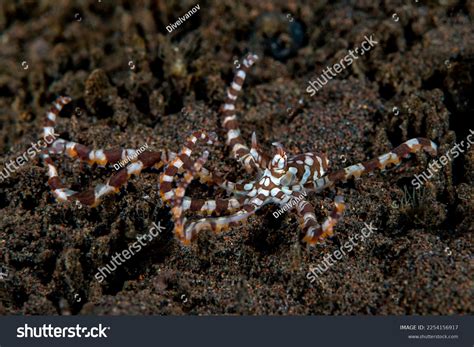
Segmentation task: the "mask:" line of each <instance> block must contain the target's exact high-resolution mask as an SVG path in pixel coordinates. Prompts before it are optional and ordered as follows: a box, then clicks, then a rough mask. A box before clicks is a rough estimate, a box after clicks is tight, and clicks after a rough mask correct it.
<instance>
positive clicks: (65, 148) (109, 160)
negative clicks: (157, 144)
mask: <svg viewBox="0 0 474 347" xmlns="http://www.w3.org/2000/svg"><path fill="white" fill-rule="evenodd" d="M48 150H49V154H50V155H66V156H68V157H69V158H72V159H78V160H80V161H83V162H85V163H87V164H89V165H93V164H97V165H99V166H106V165H113V164H116V163H117V162H119V161H121V160H127V162H128V163H133V162H135V161H137V160H138V156H137V150H135V149H131V148H127V149H122V148H117V149H111V150H106V149H90V148H89V147H88V146H84V145H82V144H80V143H77V142H73V141H67V140H64V139H57V140H56V141H54V142H53V143H52V144H51V146H50V147H49V148H48ZM149 152H150V151H149ZM164 153H165V152H161V155H162V156H163V155H164ZM175 155H176V154H175V153H173V152H169V151H166V158H169V157H172V158H173V157H174V156H175ZM164 162H166V161H165V160H164ZM158 168H159V167H158Z"/></svg>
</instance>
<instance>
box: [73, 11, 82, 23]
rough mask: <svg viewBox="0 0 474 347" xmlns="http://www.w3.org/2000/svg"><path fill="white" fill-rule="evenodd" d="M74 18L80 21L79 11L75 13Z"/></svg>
mask: <svg viewBox="0 0 474 347" xmlns="http://www.w3.org/2000/svg"><path fill="white" fill-rule="evenodd" d="M74 18H76V20H77V21H78V22H80V21H81V20H82V17H81V15H80V14H79V13H76V14H75V15H74Z"/></svg>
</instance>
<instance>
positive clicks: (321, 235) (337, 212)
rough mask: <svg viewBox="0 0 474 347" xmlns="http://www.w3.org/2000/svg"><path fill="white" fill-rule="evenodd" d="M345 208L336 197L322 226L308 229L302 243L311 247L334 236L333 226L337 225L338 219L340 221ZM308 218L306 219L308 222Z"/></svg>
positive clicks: (340, 199)
mask: <svg viewBox="0 0 474 347" xmlns="http://www.w3.org/2000/svg"><path fill="white" fill-rule="evenodd" d="M345 208H346V205H345V204H344V199H343V197H342V196H340V195H337V196H336V197H335V198H334V209H333V210H332V211H331V213H330V214H329V216H328V217H327V218H326V220H325V221H324V223H323V224H322V226H319V227H316V228H313V227H310V228H308V229H307V230H306V235H305V237H304V239H303V241H305V242H306V243H308V244H309V245H311V246H313V245H315V244H317V243H319V242H323V241H324V240H325V239H326V238H328V237H331V236H332V235H333V234H334V226H335V225H336V224H337V222H338V221H339V219H341V217H342V215H343V214H344V210H345ZM309 218H310V217H308V220H309Z"/></svg>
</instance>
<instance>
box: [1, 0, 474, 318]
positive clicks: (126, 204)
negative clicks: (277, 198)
mask: <svg viewBox="0 0 474 347" xmlns="http://www.w3.org/2000/svg"><path fill="white" fill-rule="evenodd" d="M19 3H20V4H14V3H12V2H10V1H6V2H5V1H2V3H1V4H0V32H1V39H0V57H1V64H0V95H1V97H0V117H1V128H0V129H1V130H0V149H1V152H2V155H1V158H0V167H1V168H3V167H4V166H5V164H6V163H7V162H9V161H10V160H12V159H15V158H16V157H17V156H19V155H21V154H22V153H23V152H24V151H26V150H27V149H28V148H29V146H30V143H31V142H35V141H37V140H38V138H39V136H40V135H39V134H40V131H41V126H42V122H43V119H44V117H45V111H46V110H47V109H48V108H49V107H50V104H51V102H52V101H53V100H54V99H55V98H56V97H57V96H58V95H69V96H71V97H72V98H73V102H72V103H71V104H69V105H68V106H67V107H66V108H64V110H63V111H62V112H61V118H60V120H59V124H58V127H57V130H58V131H59V133H60V134H61V136H62V137H64V138H67V139H71V140H74V141H77V142H80V143H83V144H87V145H89V146H91V147H95V148H114V147H117V146H122V147H128V148H138V147H140V146H142V145H143V144H145V143H147V144H148V146H149V149H155V150H157V149H160V148H164V147H167V148H169V149H171V150H175V151H176V150H178V149H179V148H180V147H181V145H182V144H183V142H184V140H185V137H186V136H187V135H188V134H189V132H190V131H192V130H196V129H206V130H209V131H216V132H217V133H218V134H219V137H220V139H221V141H220V143H219V144H217V145H216V146H213V147H212V148H210V152H211V157H210V159H209V162H208V164H207V165H208V166H209V167H211V168H213V169H215V170H217V171H219V172H221V173H224V174H225V175H226V177H228V178H229V179H233V180H234V179H235V180H238V179H244V178H251V176H249V175H247V174H246V173H245V171H244V170H243V169H242V168H241V167H240V165H239V164H238V163H236V162H235V161H234V160H232V159H231V158H230V156H229V150H228V148H227V147H226V146H225V144H224V142H225V141H224V140H223V139H224V132H223V131H222V129H221V128H220V117H219V107H220V106H221V103H222V101H223V100H224V97H225V89H226V87H227V86H228V85H229V83H230V81H231V80H232V76H233V71H234V70H235V65H237V64H238V62H236V63H235V64H234V61H235V60H238V59H240V58H241V57H242V56H243V55H244V54H245V53H246V52H248V51H249V50H252V51H255V52H257V53H258V54H259V55H260V56H261V59H260V60H259V61H258V63H257V64H256V65H255V67H254V68H252V70H251V73H250V74H249V78H248V79H247V81H246V83H245V87H244V91H243V94H242V97H241V98H240V99H239V101H238V103H237V106H238V111H239V117H240V120H241V128H242V133H243V135H244V138H245V139H247V140H248V141H250V136H251V134H252V132H253V131H256V133H257V135H258V138H259V140H260V142H261V143H262V146H263V148H264V149H265V150H266V151H271V150H272V146H271V143H272V142H274V141H279V142H281V143H282V144H284V145H285V147H286V149H287V150H288V151H289V152H291V153H301V152H305V151H310V150H316V151H321V152H325V153H327V155H328V156H329V158H330V160H331V167H332V168H333V169H339V168H343V167H344V166H346V165H349V164H350V163H357V162H359V161H362V160H366V159H369V158H371V157H373V156H376V155H379V154H382V153H385V152H386V151H388V150H389V149H391V148H393V147H394V146H396V145H398V144H400V143H402V142H403V141H406V140H408V139H409V138H412V137H418V136H422V137H428V138H431V139H432V140H433V141H435V142H436V143H437V144H439V147H440V152H441V153H444V152H446V151H447V150H449V149H451V148H452V147H453V145H454V144H455V142H456V141H457V142H460V141H461V140H465V138H466V136H467V135H468V134H469V125H468V121H469V119H472V115H473V109H474V107H473V101H472V98H470V96H472V95H473V78H474V65H473V61H474V33H473V25H472V23H471V21H470V20H471V19H470V17H471V16H472V15H473V13H474V6H473V5H474V3H473V2H470V1H449V0H448V1H439V2H437V1H419V2H418V3H416V2H414V1H386V2H381V3H377V4H375V3H374V2H372V1H358V2H355V1H351V3H352V4H348V3H349V2H346V1H344V2H340V3H336V4H333V3H332V2H331V3H329V2H327V3H324V2H320V3H319V4H318V5H316V4H314V2H313V1H308V3H310V4H300V3H299V2H295V1H289V2H288V1H281V2H277V1H275V2H258V4H256V3H257V2H256V1H246V2H240V3H238V4H236V3H235V2H234V1H230V0H227V1H215V2H209V1H203V2H200V3H199V4H200V10H199V11H198V12H197V13H196V14H194V15H193V16H192V17H191V18H190V19H189V20H187V21H186V22H185V23H183V24H182V25H180V26H179V27H178V28H177V29H176V30H174V31H173V32H172V33H168V32H167V31H166V29H165V27H166V26H167V25H169V24H170V23H175V22H176V21H177V19H178V17H179V16H183V15H184V14H185V13H186V12H187V11H188V10H189V9H191V8H192V7H193V6H194V5H195V4H196V3H195V2H192V1H183V2H182V3H181V4H178V3H176V2H171V1H170V2H169V4H168V5H167V4H164V3H163V2H161V1H158V2H154V1H153V2H152V1H139V2H138V3H137V2H132V1H108V0H103V1H101V2H99V1H89V2H88V3H87V4H86V3H85V2H82V1H81V2H77V4H75V5H57V2H56V1H46V0H45V1H37V2H34V3H33V2H30V1H21V2H19ZM136 3H137V4H136ZM441 3H442V5H441ZM393 13H396V14H397V16H395V17H392V14H393ZM288 14H290V15H288ZM396 18H399V20H398V21H395V19H396ZM371 34H373V37H374V39H375V40H376V41H378V44H377V45H376V46H375V47H374V48H373V49H372V50H371V51H370V52H369V53H366V54H365V55H364V56H361V57H360V58H359V59H357V60H356V61H355V62H354V64H352V65H351V66H350V67H349V68H348V69H346V70H344V71H343V72H342V73H340V74H339V75H338V76H337V78H336V79H333V80H331V81H330V82H329V83H328V84H327V85H326V86H324V88H322V90H320V91H319V92H318V93H317V94H316V95H315V96H314V97H310V96H309V94H307V93H306V92H305V89H306V87H307V82H308V80H310V79H314V78H315V77H317V76H319V75H320V74H321V71H322V69H323V68H325V67H326V66H328V65H329V66H331V65H332V64H334V63H336V62H338V61H339V60H340V59H341V58H343V57H344V56H345V55H346V54H348V50H349V49H351V48H354V47H358V46H359V45H360V44H361V42H362V41H363V40H364V36H365V35H371ZM22 62H25V63H23V65H22ZM26 67H28V68H26ZM300 99H303V104H298V101H299V100H300ZM295 105H299V106H298V107H296V106H295ZM395 107H396V108H395ZM394 108H395V109H394ZM471 124H472V123H471ZM470 127H471V128H473V129H474V127H473V126H472V125H471V126H470ZM200 149H203V147H200ZM429 161H430V158H429V156H427V155H426V154H424V153H423V154H420V155H417V156H412V158H411V159H409V160H407V161H404V164H403V165H401V166H399V167H397V168H394V169H391V170H388V171H386V172H384V173H377V174H376V175H373V176H371V177H365V178H364V179H363V180H359V181H356V182H348V183H346V184H339V185H338V190H339V192H340V193H343V194H344V196H345V200H346V203H347V210H346V213H345V216H344V219H343V220H342V221H341V222H340V223H339V224H338V225H337V227H336V235H335V237H334V238H333V239H332V240H329V241H328V242H326V244H325V245H318V246H316V247H314V248H307V247H306V246H305V245H304V244H303V243H302V242H301V236H302V235H301V230H300V228H299V227H298V221H297V219H296V217H295V214H294V213H293V212H288V213H285V214H284V215H283V216H281V217H279V218H275V217H274V216H273V215H272V213H273V212H274V211H276V210H277V206H274V205H270V206H266V207H265V208H263V209H261V210H260V211H258V213H257V214H256V215H255V216H253V217H252V218H250V219H249V222H248V224H245V225H243V226H242V227H240V228H234V229H232V230H231V231H230V232H228V233H226V234H224V235H214V234H212V233H211V232H204V233H202V234H200V236H199V238H198V240H197V241H196V242H195V243H194V244H193V245H192V246H191V247H183V246H181V245H180V244H179V243H178V242H177V241H176V240H175V239H174V237H173V235H172V227H173V225H172V222H171V219H170V211H169V208H168V207H164V206H163V203H162V202H161V200H160V198H159V194H158V174H159V171H158V170H156V171H153V170H148V171H147V172H144V173H143V174H142V175H141V176H140V177H139V178H134V179H132V180H131V181H130V182H129V184H128V185H127V186H126V187H125V188H124V189H122V190H121V192H120V194H117V195H114V196H111V197H109V198H107V199H106V200H105V201H104V202H103V203H102V204H101V205H100V206H99V207H97V208H94V209H89V208H86V207H82V208H79V206H74V205H64V204H58V203H56V202H55V201H54V199H53V197H52V194H51V192H50V190H49V188H48V186H47V184H46V182H47V178H46V169H45V168H44V167H43V165H42V164H41V162H40V161H39V160H38V159H37V158H35V159H34V160H31V161H30V162H28V163H27V164H26V165H24V166H23V167H21V168H20V169H19V170H18V171H17V172H15V173H14V174H12V175H11V177H9V178H8V179H7V180H6V181H4V182H2V183H1V184H0V247H1V248H0V266H3V267H6V268H8V269H9V271H8V276H7V277H6V278H5V279H4V280H2V281H0V300H1V301H2V304H0V313H1V314H178V315H181V314H252V315H253V314H257V315H258V314H292V315H293V314H301V315H306V314H454V313H463V314H468V313H472V312H473V303H472V300H471V299H472V296H471V295H472V288H473V281H472V279H473V268H472V249H473V248H472V233H471V231H472V230H473V224H474V223H473V220H474V219H473V207H474V205H473V202H472V199H473V194H474V189H473V181H474V174H473V172H474V152H473V151H472V149H471V150H469V151H466V150H465V151H464V153H462V155H461V156H459V157H458V158H457V159H455V160H454V161H453V162H452V163H449V164H448V165H446V166H444V167H443V168H442V170H441V171H440V172H439V173H438V174H436V175H435V176H434V177H433V178H432V179H431V180H430V181H429V182H428V183H427V184H425V185H424V187H423V189H420V190H417V191H416V193H415V196H413V192H414V188H413V186H412V184H411V180H412V179H413V177H414V175H415V174H419V173H421V172H423V171H424V170H426V168H427V165H428V163H429ZM113 172H114V169H105V168H90V167H88V166H87V165H81V164H79V163H77V162H75V161H73V160H69V159H67V160H66V159H65V160H62V161H61V162H60V175H61V177H62V178H63V179H64V181H65V182H67V183H68V184H69V185H70V186H71V187H73V189H76V190H77V189H80V188H81V187H83V188H85V187H89V186H91V185H95V184H99V183H103V182H104V181H105V180H106V179H107V177H109V176H110V174H111V173H113ZM188 193H189V194H190V195H192V196H207V197H212V196H215V191H214V190H213V189H211V188H208V187H203V186H202V185H200V184H199V183H193V184H192V186H191V187H190V189H189V190H188ZM219 194H220V196H224V194H223V193H221V192H219ZM333 196H334V194H333V192H331V191H330V190H329V191H326V192H323V193H321V194H314V193H313V194H310V195H309V200H310V201H311V202H312V204H313V205H314V206H315V209H316V214H317V216H318V218H319V220H323V218H324V216H325V213H326V209H327V208H330V207H331V206H332V199H333ZM190 218H196V216H194V217H193V216H190ZM152 222H157V223H158V222H160V223H161V225H163V226H165V227H166V231H164V232H163V233H162V234H161V235H160V237H158V238H156V239H155V240H154V241H153V242H151V243H149V244H148V245H147V246H146V247H144V249H143V250H142V251H141V252H140V253H139V254H137V255H135V256H134V257H132V259H130V260H128V261H127V262H126V263H125V264H123V265H122V266H121V267H119V268H118V270H117V271H115V272H114V273H113V274H112V275H110V276H109V277H108V278H107V279H106V281H104V282H103V283H99V282H98V281H97V280H96V279H95V278H94V275H95V273H96V272H97V268H98V267H101V266H105V265H106V264H107V263H108V262H109V261H110V260H111V257H112V256H113V255H114V254H115V252H121V251H122V250H123V249H125V248H127V247H128V245H129V244H131V243H132V242H134V240H135V237H136V236H137V235H139V234H143V233H145V232H147V231H148V229H149V228H150V227H151V225H152ZM364 222H365V223H372V224H373V225H374V226H375V227H376V228H377V229H378V230H377V231H376V232H374V234H373V235H372V236H370V238H369V239H368V240H366V241H365V242H363V243H360V244H359V245H358V246H357V247H356V248H355V249H354V250H353V251H352V252H350V253H349V254H348V255H347V256H345V257H343V258H342V259H341V260H339V261H337V263H335V264H334V265H333V266H332V267H331V268H330V269H329V270H328V271H327V272H326V273H325V274H324V275H323V276H320V279H318V280H317V281H315V282H314V283H310V281H309V280H308V279H307V278H306V274H307V272H308V270H309V269H310V267H313V266H315V265H318V264H321V262H322V261H323V259H324V257H325V256H326V255H329V254H332V253H333V252H334V251H335V250H336V249H338V248H339V247H340V246H341V245H342V244H344V243H345V242H346V241H348V240H349V238H350V237H351V236H354V235H356V234H358V233H360V231H361V229H362V228H363V226H364ZM4 270H5V269H4Z"/></svg>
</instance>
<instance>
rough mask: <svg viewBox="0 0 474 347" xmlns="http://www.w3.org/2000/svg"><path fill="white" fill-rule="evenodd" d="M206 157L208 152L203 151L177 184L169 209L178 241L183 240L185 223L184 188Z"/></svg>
mask: <svg viewBox="0 0 474 347" xmlns="http://www.w3.org/2000/svg"><path fill="white" fill-rule="evenodd" d="M208 157H209V152H208V151H204V153H203V155H202V156H201V157H199V158H198V159H197V160H196V161H195V162H194V165H193V167H192V168H188V169H187V170H186V173H185V175H184V177H183V179H182V180H181V182H179V183H178V184H177V188H176V190H175V196H174V199H173V207H172V208H171V214H172V216H173V221H174V233H175V235H176V236H177V237H178V239H180V240H182V239H184V223H186V219H185V218H184V211H185V209H184V206H183V202H184V200H183V199H184V194H185V192H186V188H187V187H188V185H189V184H190V183H191V181H192V180H193V179H194V178H195V176H196V173H197V172H199V171H200V170H201V169H202V167H203V166H204V164H205V163H206V161H207V158H208Z"/></svg>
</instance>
